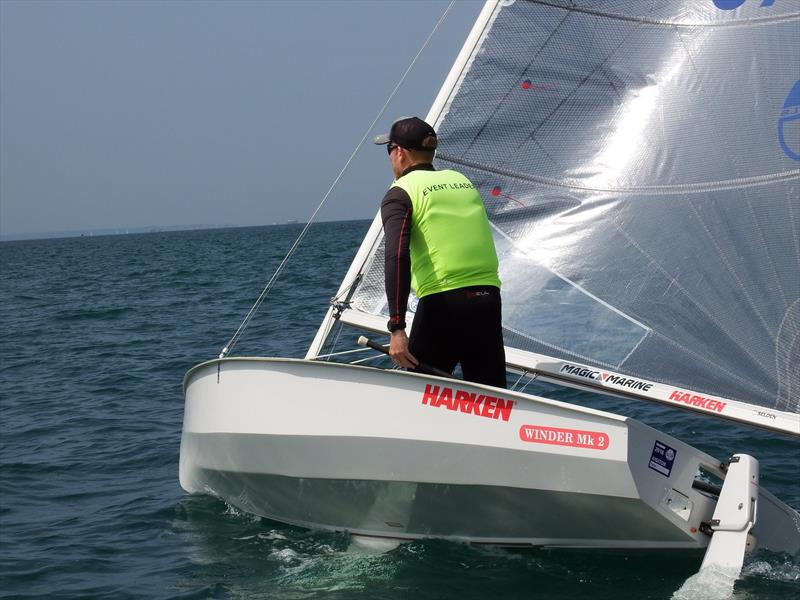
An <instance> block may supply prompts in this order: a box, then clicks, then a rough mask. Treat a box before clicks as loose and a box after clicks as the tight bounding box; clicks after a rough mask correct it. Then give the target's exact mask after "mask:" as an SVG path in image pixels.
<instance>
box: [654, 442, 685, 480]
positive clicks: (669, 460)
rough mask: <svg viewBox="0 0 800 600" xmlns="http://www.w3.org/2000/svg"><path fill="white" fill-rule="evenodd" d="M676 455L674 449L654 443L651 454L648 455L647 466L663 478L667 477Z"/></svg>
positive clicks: (676, 452)
mask: <svg viewBox="0 0 800 600" xmlns="http://www.w3.org/2000/svg"><path fill="white" fill-rule="evenodd" d="M677 455H678V451H677V450H675V448H670V447H669V446H667V445H666V444H663V443H661V442H659V441H656V443H655V445H654V446H653V453H652V454H651V455H650V464H648V465H647V466H648V467H650V468H651V469H653V471H658V472H659V473H661V474H662V475H663V476H664V477H669V476H670V473H672V465H673V464H674V463H675V457H676V456H677Z"/></svg>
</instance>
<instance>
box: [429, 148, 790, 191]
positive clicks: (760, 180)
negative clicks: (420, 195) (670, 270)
mask: <svg viewBox="0 0 800 600" xmlns="http://www.w3.org/2000/svg"><path fill="white" fill-rule="evenodd" d="M436 158H437V160H439V161H445V162H449V163H453V164H456V165H461V166H464V167H470V168H472V169H476V170H478V171H484V172H486V173H495V174H497V175H504V176H506V177H511V178H513V179H520V180H523V181H531V182H533V183H540V184H542V185H547V186H551V187H557V188H566V189H573V190H582V191H587V192H603V193H609V194H625V195H628V194H641V193H645V194H649V195H654V196H663V195H673V194H701V193H706V192H719V191H724V190H730V189H739V188H743V187H755V186H760V185H770V184H773V183H783V182H786V181H793V180H800V169H792V170H790V171H786V172H784V173H772V174H769V175H755V176H753V177H741V178H737V179H726V180H721V181H711V182H707V183H692V184H678V185H651V186H636V187H628V188H612V187H590V186H586V185H580V184H578V183H571V182H568V181H559V180H557V179H552V178H550V177H542V176H540V175H530V174H528V173H520V172H519V171H512V170H511V169H505V168H499V167H490V166H488V165H484V164H482V163H478V162H475V161H471V160H468V159H464V158H456V157H454V156H450V155H448V154H439V153H437V155H436Z"/></svg>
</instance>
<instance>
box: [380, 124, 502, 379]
mask: <svg viewBox="0 0 800 600" xmlns="http://www.w3.org/2000/svg"><path fill="white" fill-rule="evenodd" d="M375 143H376V144H386V149H387V151H388V153H389V161H390V162H391V164H392V173H393V175H394V178H395V181H394V182H393V183H392V186H391V187H390V188H389V191H388V192H386V195H385V196H384V197H383V201H382V202H381V217H382V219H383V228H384V234H385V237H384V239H385V244H386V247H385V255H386V264H385V275H386V296H387V298H388V301H389V312H390V315H391V318H390V319H389V323H388V327H389V331H390V332H391V343H390V346H389V354H390V356H391V357H392V360H393V361H394V363H395V364H397V365H399V366H401V367H405V368H407V369H414V367H416V366H417V365H418V364H419V362H422V363H424V364H427V365H430V366H433V367H436V368H438V369H442V370H444V371H447V372H449V373H451V372H452V371H453V369H454V368H455V366H456V365H457V364H458V363H461V370H462V372H463V373H464V378H465V379H466V380H468V381H474V382H476V383H485V384H489V385H494V386H497V387H506V363H505V350H504V347H503V330H502V327H501V316H500V311H501V306H500V278H499V277H498V275H497V264H498V262H497V252H496V251H495V247H494V240H493V239H492V232H491V228H490V227H489V220H488V218H487V217H486V209H485V208H484V206H483V201H482V200H481V197H480V194H478V191H477V190H476V189H475V187H474V186H473V185H472V183H471V182H470V181H469V179H467V178H466V177H464V175H462V174H461V173H458V172H456V171H452V170H444V171H437V170H436V169H435V168H434V167H433V164H431V163H432V162H433V157H434V154H435V152H436V146H437V138H436V132H435V131H434V129H433V128H432V127H431V126H430V125H428V124H427V123H426V122H425V121H423V120H422V119H419V118H417V117H412V118H408V119H400V120H399V121H396V122H395V123H394V124H393V125H392V129H391V131H390V133H388V134H386V135H381V136H378V137H376V138H375ZM411 288H413V289H414V291H415V293H416V294H417V297H418V298H419V304H418V306H417V311H416V314H415V316H414V325H413V328H412V330H411V337H410V338H409V337H407V336H406V332H405V329H406V322H405V315H406V308H407V303H408V293H409V289H411Z"/></svg>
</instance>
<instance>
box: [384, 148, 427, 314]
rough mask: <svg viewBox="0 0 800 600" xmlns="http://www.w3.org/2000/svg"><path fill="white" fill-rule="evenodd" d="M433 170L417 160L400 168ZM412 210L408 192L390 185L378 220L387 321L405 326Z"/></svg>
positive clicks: (409, 284) (409, 269) (409, 285)
mask: <svg viewBox="0 0 800 600" xmlns="http://www.w3.org/2000/svg"><path fill="white" fill-rule="evenodd" d="M417 170H421V171H435V170H436V169H435V168H434V166H433V165H432V164H429V163H419V164H416V165H412V166H410V167H409V168H407V169H406V170H405V171H403V175H407V174H408V173H410V172H411V171H417ZM412 210H413V207H412V204H411V198H409V196H408V193H407V192H406V191H405V190H404V189H402V188H399V187H391V188H389V191H388V192H386V195H385V196H384V197H383V200H382V201H381V219H382V220H383V234H384V238H383V239H384V256H385V262H384V279H385V280H386V298H387V300H388V301H389V321H390V323H392V325H402V327H405V322H406V309H407V308H408V294H409V292H410V291H411V254H410V253H409V249H408V246H409V243H410V240H411V212H412Z"/></svg>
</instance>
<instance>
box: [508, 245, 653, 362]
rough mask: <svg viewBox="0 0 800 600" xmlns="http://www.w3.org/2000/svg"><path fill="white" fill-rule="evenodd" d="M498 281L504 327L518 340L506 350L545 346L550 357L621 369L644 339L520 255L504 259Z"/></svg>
mask: <svg viewBox="0 0 800 600" xmlns="http://www.w3.org/2000/svg"><path fill="white" fill-rule="evenodd" d="M500 278H501V280H502V281H503V326H504V328H505V329H506V330H508V331H509V332H512V333H514V334H515V336H513V337H512V338H510V339H508V340H506V344H507V345H511V346H513V347H515V348H519V349H521V350H529V351H537V350H540V349H541V348H540V346H539V345H542V346H545V347H546V348H547V349H548V352H547V354H549V355H551V356H553V355H558V356H562V357H566V358H573V359H575V358H581V359H583V360H586V359H587V358H590V359H591V361H592V362H594V363H600V364H604V365H618V364H620V363H621V362H622V361H623V360H624V358H625V356H627V355H628V354H629V353H630V352H631V351H632V350H633V349H634V348H635V347H636V345H637V344H638V343H639V342H640V341H641V340H642V338H643V337H644V335H645V334H646V330H644V329H642V328H641V327H640V326H638V325H636V324H635V323H632V322H630V321H628V320H626V319H625V318H624V317H623V316H621V315H620V314H618V313H617V312H615V311H613V310H612V309H611V308H610V307H608V306H607V305H605V304H604V303H602V302H599V301H598V300H597V299H595V298H592V297H590V296H588V295H587V294H585V293H584V292H583V291H582V290H581V289H580V288H578V287H576V286H575V285H573V284H572V283H571V282H569V281H567V280H565V279H563V278H562V277H559V276H558V275H557V274H555V273H553V272H552V271H551V270H549V269H548V268H547V267H546V266H544V265H542V264H540V263H538V262H537V261H536V260H535V259H532V258H531V257H530V256H528V255H526V254H523V253H521V252H519V251H515V250H513V249H508V250H507V251H505V252H501V253H500ZM514 337H516V338H517V341H516V343H514V339H513V338H514ZM535 342H538V344H539V345H537V344H536V343H535Z"/></svg>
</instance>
